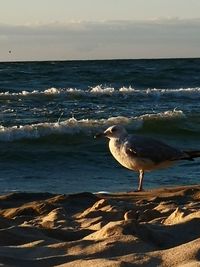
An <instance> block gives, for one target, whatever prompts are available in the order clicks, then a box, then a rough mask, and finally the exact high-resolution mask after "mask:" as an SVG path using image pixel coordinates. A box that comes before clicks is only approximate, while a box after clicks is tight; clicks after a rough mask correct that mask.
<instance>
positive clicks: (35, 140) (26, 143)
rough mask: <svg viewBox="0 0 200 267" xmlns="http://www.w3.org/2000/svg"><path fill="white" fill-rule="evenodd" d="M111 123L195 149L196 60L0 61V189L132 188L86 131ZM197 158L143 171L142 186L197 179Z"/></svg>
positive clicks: (130, 176) (198, 144) (199, 72)
mask: <svg viewBox="0 0 200 267" xmlns="http://www.w3.org/2000/svg"><path fill="white" fill-rule="evenodd" d="M113 124H122V125H124V126H125V127H126V128H127V130H128V131H129V132H130V133H136V134H140V135H145V136H151V137H154V138H158V139H160V140H163V141H165V142H167V143H169V144H171V145H174V146H176V147H179V148H182V149H200V59H152V60H150V59H149V60H145V59H141V60H93V61H48V62H8V63H6V62H2V63H0V185H1V186H0V193H8V192H16V191H20V192H21V191H23V192H51V193H62V194H64V193H75V192H77V193H78V192H83V191H89V192H99V191H108V192H118V191H130V190H133V189H136V188H137V182H138V181H137V176H138V174H137V173H135V172H132V171H130V170H127V169H125V168H123V167H122V166H120V165H119V164H118V163H117V162H116V161H115V160H114V159H113V157H112V156H111V154H110V152H109V149H108V140H105V139H98V140H97V139H94V135H95V134H96V133H98V132H101V131H103V130H105V129H106V128H107V127H108V126H110V125H113ZM199 163H200V160H198V159H197V160H195V161H188V162H187V161H184V162H182V163H180V164H177V165H175V166H173V167H171V168H168V169H163V170H157V171H153V172H150V173H146V174H145V177H144V187H145V188H146V189H149V188H156V187H165V186H171V185H188V184H198V183H200V165H199Z"/></svg>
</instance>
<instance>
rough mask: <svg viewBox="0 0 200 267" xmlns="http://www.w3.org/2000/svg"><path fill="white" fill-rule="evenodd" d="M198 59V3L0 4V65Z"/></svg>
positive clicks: (93, 0) (73, 0) (33, 0)
mask: <svg viewBox="0 0 200 267" xmlns="http://www.w3.org/2000/svg"><path fill="white" fill-rule="evenodd" d="M171 57H172V58H174V57H175V58H179V57H200V0H168V1H166V0H0V61H16V60H17V61H24V60H25V61H26V60H77V59H81V60H85V59H86V60H87V59H116V58H119V59H130V58H171Z"/></svg>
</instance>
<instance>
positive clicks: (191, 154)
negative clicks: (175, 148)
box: [184, 150, 200, 160]
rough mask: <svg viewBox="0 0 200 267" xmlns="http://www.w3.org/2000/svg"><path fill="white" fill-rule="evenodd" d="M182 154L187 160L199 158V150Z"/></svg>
mask: <svg viewBox="0 0 200 267" xmlns="http://www.w3.org/2000/svg"><path fill="white" fill-rule="evenodd" d="M184 153H185V154H186V155H187V156H188V158H187V159H188V160H193V159H194V158H198V157H200V150H187V151H184Z"/></svg>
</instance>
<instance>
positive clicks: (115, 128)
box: [95, 125, 127, 139]
mask: <svg viewBox="0 0 200 267" xmlns="http://www.w3.org/2000/svg"><path fill="white" fill-rule="evenodd" d="M126 135H127V131H126V129H125V128H124V127H123V126H121V125H112V126H110V127H109V128H108V129H106V130H105V131H104V132H103V133H100V134H97V135H96V136H95V137H101V136H104V137H107V138H109V139H118V138H121V137H123V136H126Z"/></svg>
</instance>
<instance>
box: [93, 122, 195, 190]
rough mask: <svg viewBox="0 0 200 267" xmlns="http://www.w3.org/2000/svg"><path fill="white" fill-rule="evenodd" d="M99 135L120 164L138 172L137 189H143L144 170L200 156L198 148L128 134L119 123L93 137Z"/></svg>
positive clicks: (167, 165) (163, 166) (164, 166)
mask: <svg viewBox="0 0 200 267" xmlns="http://www.w3.org/2000/svg"><path fill="white" fill-rule="evenodd" d="M100 136H105V137H107V138H109V139H110V141H109V148H110V152H111V153H112V155H113V157H114V158H115V159H116V160H117V161H118V162H119V163H120V164H121V165H122V166H124V167H126V168H128V169H130V170H133V171H137V172H139V183H138V190H137V191H142V190H143V178H144V173H145V172H146V171H152V170H156V169H159V168H166V167H169V166H171V165H173V164H174V163H176V162H177V161H179V160H193V158H196V157H200V150H199V151H194V150H191V151H182V150H179V149H177V148H175V147H172V146H169V145H167V144H165V143H163V142H161V141H158V140H156V139H153V138H149V137H144V136H138V135H130V134H128V133H127V131H126V129H125V128H124V127H122V126H120V125H113V126H111V127H109V128H108V129H107V130H105V131H104V132H103V133H100V134H97V135H96V136H95V137H100Z"/></svg>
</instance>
